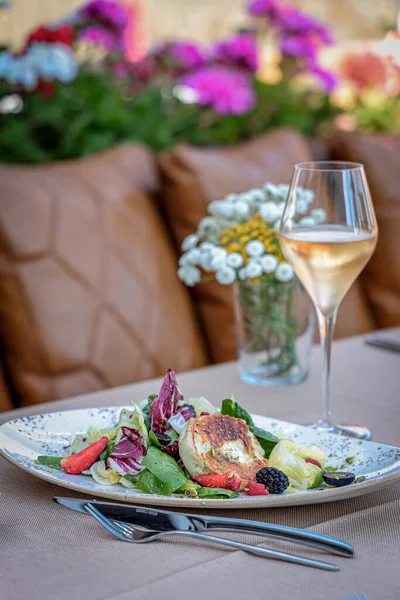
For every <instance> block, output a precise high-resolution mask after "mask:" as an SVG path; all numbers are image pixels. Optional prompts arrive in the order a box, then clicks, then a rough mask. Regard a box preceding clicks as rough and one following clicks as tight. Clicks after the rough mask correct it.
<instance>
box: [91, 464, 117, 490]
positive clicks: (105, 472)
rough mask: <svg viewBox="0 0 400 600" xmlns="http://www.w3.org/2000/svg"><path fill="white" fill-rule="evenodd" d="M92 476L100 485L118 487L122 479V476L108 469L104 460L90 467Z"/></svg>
mask: <svg viewBox="0 0 400 600" xmlns="http://www.w3.org/2000/svg"><path fill="white" fill-rule="evenodd" d="M90 474H91V476H92V477H93V479H94V480H95V481H97V483H99V484H100V485H116V484H117V483H119V481H120V479H121V475H119V474H118V473H116V472H115V471H113V470H112V469H107V467H106V463H105V462H104V460H99V461H98V462H96V463H94V465H92V466H91V467H90Z"/></svg>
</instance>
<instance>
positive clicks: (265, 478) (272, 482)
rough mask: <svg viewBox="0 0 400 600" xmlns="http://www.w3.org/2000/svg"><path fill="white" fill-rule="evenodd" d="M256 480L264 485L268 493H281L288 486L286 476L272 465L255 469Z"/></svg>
mask: <svg viewBox="0 0 400 600" xmlns="http://www.w3.org/2000/svg"><path fill="white" fill-rule="evenodd" d="M256 480H257V482H258V483H262V484H263V485H265V487H266V488H267V490H268V491H269V493H270V494H283V492H284V491H285V490H286V488H287V487H289V479H288V476H287V475H285V473H284V472H283V471H280V470H279V469H275V468H274V467H264V468H263V469H260V470H259V471H257V473H256Z"/></svg>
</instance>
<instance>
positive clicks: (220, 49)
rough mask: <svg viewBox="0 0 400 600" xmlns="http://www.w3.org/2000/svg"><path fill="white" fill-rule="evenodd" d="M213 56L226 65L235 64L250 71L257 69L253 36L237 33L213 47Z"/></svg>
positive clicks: (256, 55)
mask: <svg viewBox="0 0 400 600" xmlns="http://www.w3.org/2000/svg"><path fill="white" fill-rule="evenodd" d="M214 56H215V58H217V60H220V61H223V62H224V61H226V62H228V63H232V62H233V63H237V66H241V67H245V68H246V69H250V71H257V69H258V62H259V61H258V51H257V44H256V40H255V38H254V36H253V35H251V34H248V33H239V34H237V35H235V36H234V37H233V38H231V39H229V40H226V41H224V42H219V43H217V44H216V45H215V47H214Z"/></svg>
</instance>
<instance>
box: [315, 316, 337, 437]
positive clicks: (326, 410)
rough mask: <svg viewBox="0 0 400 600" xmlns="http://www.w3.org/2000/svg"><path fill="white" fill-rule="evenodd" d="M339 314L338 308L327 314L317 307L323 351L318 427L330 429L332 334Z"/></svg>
mask: <svg viewBox="0 0 400 600" xmlns="http://www.w3.org/2000/svg"><path fill="white" fill-rule="evenodd" d="M336 315H337V309H336V310H335V311H334V312H333V313H331V314H330V315H329V316H325V315H324V314H323V313H322V312H321V311H320V310H319V309H318V308H317V317H318V325H319V335H320V339H321V352H322V380H321V384H322V385H321V402H322V413H321V416H320V418H319V420H318V423H317V427H321V428H323V429H330V428H331V427H332V422H331V409H330V404H329V376H330V371H331V346H332V334H333V328H334V326H335V321H336Z"/></svg>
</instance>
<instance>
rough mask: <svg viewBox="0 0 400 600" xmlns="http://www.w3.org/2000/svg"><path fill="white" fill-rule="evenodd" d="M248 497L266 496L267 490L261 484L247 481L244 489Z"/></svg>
mask: <svg viewBox="0 0 400 600" xmlns="http://www.w3.org/2000/svg"><path fill="white" fill-rule="evenodd" d="M244 490H245V492H246V494H247V495H248V496H268V490H267V489H266V487H265V486H264V485H263V484H262V483H256V482H255V481H248V482H247V483H246V487H245V488H244Z"/></svg>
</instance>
